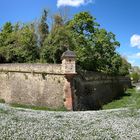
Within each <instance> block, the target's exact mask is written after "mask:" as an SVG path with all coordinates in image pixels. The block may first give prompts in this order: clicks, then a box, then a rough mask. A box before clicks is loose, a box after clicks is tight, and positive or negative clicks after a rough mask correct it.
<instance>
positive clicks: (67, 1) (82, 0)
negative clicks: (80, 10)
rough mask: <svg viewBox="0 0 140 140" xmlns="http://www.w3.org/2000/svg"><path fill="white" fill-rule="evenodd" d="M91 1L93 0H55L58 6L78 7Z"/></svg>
mask: <svg viewBox="0 0 140 140" xmlns="http://www.w3.org/2000/svg"><path fill="white" fill-rule="evenodd" d="M92 2H93V0H57V7H60V6H73V7H78V6H81V5H86V4H88V3H92Z"/></svg>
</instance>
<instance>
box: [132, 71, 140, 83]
mask: <svg viewBox="0 0 140 140" xmlns="http://www.w3.org/2000/svg"><path fill="white" fill-rule="evenodd" d="M131 77H132V79H133V81H134V82H136V83H137V82H138V81H139V80H140V75H139V74H138V73H137V72H133V73H131Z"/></svg>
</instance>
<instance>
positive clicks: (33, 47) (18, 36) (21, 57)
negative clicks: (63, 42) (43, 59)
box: [0, 23, 39, 63]
mask: <svg viewBox="0 0 140 140" xmlns="http://www.w3.org/2000/svg"><path fill="white" fill-rule="evenodd" d="M0 54H1V56H2V57H3V58H5V60H6V62H9V63H11V62H20V63H21V62H22V63H23V62H35V60H36V59H38V56H39V54H38V47H37V38H36V35H35V31H34V26H33V25H32V24H30V25H21V26H19V25H18V24H16V25H15V26H12V24H11V23H6V24H5V25H4V26H3V29H2V31H1V33H0Z"/></svg>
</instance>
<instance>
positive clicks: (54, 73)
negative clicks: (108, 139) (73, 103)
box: [0, 64, 65, 108]
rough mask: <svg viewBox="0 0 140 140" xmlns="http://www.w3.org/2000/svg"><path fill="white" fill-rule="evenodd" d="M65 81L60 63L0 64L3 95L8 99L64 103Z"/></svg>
mask: <svg viewBox="0 0 140 140" xmlns="http://www.w3.org/2000/svg"><path fill="white" fill-rule="evenodd" d="M64 83H65V75H64V74H63V73H62V70H61V65H47V64H2V65H0V98H2V99H4V100H5V101H6V102H7V103H19V104H26V105H35V106H47V107H50V108H59V107H63V106H64V103H63V102H64V101H63V97H64V91H63V87H64Z"/></svg>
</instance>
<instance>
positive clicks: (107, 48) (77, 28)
mask: <svg viewBox="0 0 140 140" xmlns="http://www.w3.org/2000/svg"><path fill="white" fill-rule="evenodd" d="M95 20H96V19H95V18H94V17H93V16H91V15H90V14H89V13H88V12H81V13H79V14H76V15H75V16H74V18H73V19H72V20H70V21H69V22H68V27H69V28H70V29H71V30H72V31H73V36H74V38H76V42H77V45H76V48H75V51H76V54H77V61H78V64H79V65H80V66H81V67H82V68H83V69H86V70H91V71H102V72H105V73H107V72H108V70H109V69H111V68H113V66H112V65H111V63H112V58H113V57H114V58H115V57H116V55H117V54H116V52H115V49H116V47H117V46H119V42H117V41H116V39H115V35H114V34H113V33H111V32H107V31H106V30H105V29H100V28H99V24H98V23H97V22H95ZM111 71H113V70H111Z"/></svg>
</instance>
